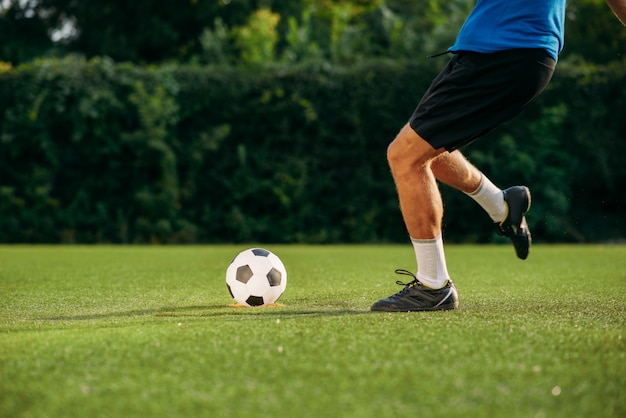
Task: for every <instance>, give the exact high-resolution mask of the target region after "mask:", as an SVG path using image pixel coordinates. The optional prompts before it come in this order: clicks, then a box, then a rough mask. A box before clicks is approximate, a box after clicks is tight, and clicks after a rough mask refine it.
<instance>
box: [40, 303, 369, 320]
mask: <svg viewBox="0 0 626 418" xmlns="http://www.w3.org/2000/svg"><path fill="white" fill-rule="evenodd" d="M369 313H370V312H369V311H366V310H357V309H348V308H345V307H342V306H323V307H311V308H297V309H294V308H293V307H291V306H285V305H274V306H260V307H253V308H247V307H240V306H234V305H196V306H168V307H163V308H157V309H135V310H129V311H120V312H110V313H101V314H85V315H67V316H64V315H58V316H48V317H42V318H37V319H38V320H43V321H90V320H105V319H112V318H133V317H160V318H202V317H224V318H231V319H245V318H250V319H252V318H259V317H281V318H289V317H302V316H311V317H315V316H317V317H322V316H326V317H332V316H345V315H363V314H369Z"/></svg>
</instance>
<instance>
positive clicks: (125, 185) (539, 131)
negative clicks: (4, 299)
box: [0, 57, 626, 243]
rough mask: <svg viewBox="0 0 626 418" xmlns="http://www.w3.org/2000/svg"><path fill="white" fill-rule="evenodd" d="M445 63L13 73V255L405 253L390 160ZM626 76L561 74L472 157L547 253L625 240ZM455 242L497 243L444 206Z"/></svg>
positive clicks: (2, 186) (7, 135) (3, 107)
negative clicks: (95, 246)
mask: <svg viewBox="0 0 626 418" xmlns="http://www.w3.org/2000/svg"><path fill="white" fill-rule="evenodd" d="M440 64H441V61H436V60H431V61H426V62H422V63H419V64H416V63H406V62H402V63H398V62H396V63H392V62H387V61H371V62H365V63H363V64H360V65H358V66H354V67H352V68H343V67H335V66H330V65H323V64H319V63H318V64H311V65H307V66H302V67H289V68H287V67H281V68H265V69H264V70H263V71H259V70H258V69H257V70H254V69H247V70H245V69H234V68H213V67H192V66H188V67H171V66H166V65H165V66H159V67H136V66H132V65H129V64H116V63H114V62H112V61H110V60H108V59H104V58H97V59H92V60H90V61H86V60H84V59H81V58H76V57H68V58H65V59H62V60H41V61H36V62H33V63H31V64H28V65H23V66H20V67H18V68H14V69H10V70H9V71H6V72H4V73H2V74H0V95H1V96H2V97H3V100H2V101H1V102H0V215H1V216H0V241H2V242H51V243H55V242H80V243H103V242H110V243H196V242H203V243H204V242H251V241H261V242H316V243H330V242H397V241H401V242H405V241H406V239H407V237H406V232H405V229H404V226H403V224H402V220H401V217H400V213H399V210H398V204H397V198H396V195H395V188H394V186H393V182H392V179H391V176H390V174H389V170H388V167H387V163H386V159H385V151H386V147H387V143H388V142H389V140H390V139H392V138H393V136H394V135H395V134H396V132H397V130H398V129H399V128H400V127H401V126H402V124H404V123H405V121H406V120H407V118H408V117H409V116H410V113H411V111H412V110H413V107H414V106H415V104H416V103H417V101H418V99H419V96H420V94H421V93H422V92H423V91H424V89H425V88H426V87H427V85H428V83H429V82H430V80H431V79H432V77H433V76H434V74H435V73H436V71H437V70H438V66H439V65H440ZM625 72H626V70H625V69H624V68H623V67H616V68H595V67H594V68H582V69H581V68H579V69H576V68H572V67H568V66H567V65H562V66H561V67H560V68H559V70H558V72H557V74H556V75H555V77H554V80H553V81H552V84H551V85H550V87H549V88H548V90H547V91H546V92H545V93H544V94H543V95H542V96H541V97H540V98H539V99H538V100H537V102H536V103H534V104H533V105H531V106H530V107H529V108H528V109H527V111H526V112H525V113H524V114H523V115H521V116H520V117H519V118H517V119H516V120H515V121H513V122H511V123H509V124H507V125H505V126H503V127H502V128H500V129H498V130H497V131H495V132H493V133H491V134H490V135H488V136H487V137H486V138H483V139H482V140H481V141H478V142H477V143H475V144H473V145H471V146H470V147H469V148H467V149H466V154H467V155H468V156H469V158H470V159H471V160H472V161H473V162H475V163H476V164H477V165H478V166H479V167H480V168H482V169H484V171H485V172H486V174H487V175H489V176H490V177H491V178H492V179H493V180H494V181H495V182H496V183H498V184H499V185H501V186H502V187H505V186H508V185H510V184H515V183H525V184H528V185H529V186H530V187H531V188H532V190H533V207H532V216H530V217H529V222H530V223H531V227H532V228H533V232H534V237H535V239H536V240H538V241H549V242H560V241H598V240H609V239H620V238H623V237H624V236H625V235H626V225H625V224H624V221H623V215H622V214H623V213H624V212H625V209H626V200H625V198H624V197H622V196H621V195H620V194H619V193H617V187H619V185H620V184H622V182H623V181H624V180H626V169H624V167H623V165H622V163H621V161H620V156H621V155H623V152H624V151H625V149H624V147H626V145H625V144H624V141H622V140H621V139H622V138H624V136H625V135H624V134H625V131H626V127H625V121H624V119H623V118H617V117H614V115H618V114H620V112H621V113H623V110H624V108H625V107H626V98H625V94H624V93H623V92H622V90H623V89H622V88H621V87H622V86H621V84H623V83H622V82H623V80H624V76H625ZM442 192H443V194H444V201H445V204H446V215H445V219H444V223H445V236H446V239H447V240H449V241H470V242H488V241H492V240H494V239H496V237H495V236H494V234H493V233H492V231H493V228H492V226H491V222H490V221H489V219H488V217H487V216H486V215H485V214H484V213H483V212H482V211H481V210H480V208H479V207H478V206H477V205H476V204H475V203H473V202H472V201H471V200H470V199H468V198H467V197H465V196H464V195H463V194H461V193H458V192H456V191H454V192H453V191H451V190H449V189H447V188H444V189H443V191H442Z"/></svg>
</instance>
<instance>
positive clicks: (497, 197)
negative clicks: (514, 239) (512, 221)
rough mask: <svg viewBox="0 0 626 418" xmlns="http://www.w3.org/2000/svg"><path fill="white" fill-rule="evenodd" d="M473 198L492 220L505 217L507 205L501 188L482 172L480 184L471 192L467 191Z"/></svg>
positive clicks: (495, 220)
mask: <svg viewBox="0 0 626 418" xmlns="http://www.w3.org/2000/svg"><path fill="white" fill-rule="evenodd" d="M467 195H468V196H469V197H471V198H472V199H474V200H475V201H476V203H478V204H479V205H480V206H481V207H482V208H483V209H484V210H485V212H487V214H488V215H489V217H490V218H491V219H492V220H493V221H494V222H501V221H503V220H504V218H506V215H507V207H506V205H505V203H504V197H503V195H502V190H500V189H499V188H498V187H497V186H496V185H495V184H493V183H492V182H491V180H489V179H488V178H487V177H486V176H485V175H484V174H483V176H482V178H481V179H480V185H479V186H478V188H477V189H476V190H475V191H473V192H472V193H467Z"/></svg>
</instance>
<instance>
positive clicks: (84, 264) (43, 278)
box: [0, 245, 626, 418]
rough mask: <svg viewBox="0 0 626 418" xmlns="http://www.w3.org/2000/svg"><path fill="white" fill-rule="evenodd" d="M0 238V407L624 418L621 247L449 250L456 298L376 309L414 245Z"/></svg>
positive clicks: (80, 411)
mask: <svg viewBox="0 0 626 418" xmlns="http://www.w3.org/2000/svg"><path fill="white" fill-rule="evenodd" d="M245 247H246V246H237V247H235V246H206V247H204V246H198V247H108V246H96V247H83V246H75V247H74V246H67V247H55V246H49V247H48V246H1V247H0V416H2V417H119V416H124V417H140V416H141V417H143V416H146V417H147V416H150V417H155V416H171V417H181V416H189V417H200V416H206V417H250V416H259V417H299V416H302V417H330V416H332V417H370V416H371V417H374V416H376V417H417V416H425V417H426V416H427V417H439V416H441V417H443V416H464V417H474V416H478V417H500V416H503V417H504V416H506V417H511V416H512V417H568V418H571V417H591V416H593V417H624V416H626V247H624V246H535V247H534V248H533V249H532V252H531V256H530V257H529V259H528V260H526V261H519V260H517V259H516V258H515V256H514V253H513V249H512V247H510V246H449V247H447V250H446V251H447V258H448V265H449V270H450V273H451V275H452V277H453V278H454V279H455V283H456V285H457V288H458V291H459V297H460V308H459V309H458V310H456V311H448V312H435V313H412V314H408V313H399V314H398V313H396V314H393V313H389V314H388V313H371V312H369V311H368V309H369V306H370V305H371V303H372V302H374V301H376V300H377V299H379V298H382V297H385V296H388V295H389V294H391V293H394V292H396V291H397V290H399V287H397V286H396V285H395V284H394V281H395V280H396V279H397V278H400V279H403V277H396V276H395V275H394V274H393V270H394V269H395V268H407V269H414V268H415V261H414V259H413V255H412V251H411V248H410V246H408V245H406V246H271V245H269V246H266V248H268V249H270V250H273V251H274V252H275V253H277V254H278V255H279V256H280V257H281V258H282V260H283V261H284V263H285V265H286V267H287V270H288V272H289V282H288V286H287V291H286V292H285V294H284V295H283V297H282V298H281V300H280V302H282V303H283V304H284V306H280V307H271V308H248V309H241V308H240V309H237V308H232V307H229V305H230V304H231V303H232V300H231V299H230V297H229V295H228V292H227V290H226V286H225V283H224V273H225V270H226V267H227V265H228V263H229V261H230V260H231V259H232V257H234V255H236V254H237V253H238V252H239V251H240V250H242V249H244V248H245Z"/></svg>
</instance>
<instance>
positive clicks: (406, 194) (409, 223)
mask: <svg viewBox="0 0 626 418" xmlns="http://www.w3.org/2000/svg"><path fill="white" fill-rule="evenodd" d="M387 157H388V160H389V165H390V167H391V172H392V174H393V178H394V181H395V183H396V188H397V190H398V197H399V199H400V209H401V211H402V216H403V218H404V222H405V224H406V227H407V230H408V231H409V235H410V236H411V237H412V238H416V239H432V238H434V237H436V236H438V235H439V234H440V233H441V220H442V218H443V204H442V202H441V195H440V193H439V188H438V186H437V181H436V180H440V181H442V182H443V183H446V184H448V185H450V186H452V187H454V188H456V189H458V190H461V191H463V192H465V193H472V192H474V191H475V190H476V189H477V188H478V186H479V185H480V181H481V178H482V173H481V172H480V171H479V170H478V169H477V168H476V167H474V166H473V165H472V164H471V163H470V162H469V161H468V160H467V159H466V158H465V157H464V156H463V154H461V152H460V151H454V152H451V153H449V152H447V151H445V150H441V149H440V150H436V149H434V148H433V147H432V146H430V144H428V143H427V142H426V141H425V140H424V139H422V138H421V137H420V136H419V135H418V134H417V133H415V131H414V130H413V129H412V128H411V127H410V126H408V125H406V126H404V127H403V128H402V130H401V131H400V133H399V134H398V136H397V137H396V138H395V140H394V141H393V142H392V143H391V144H390V145H389V149H388V151H387Z"/></svg>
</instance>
